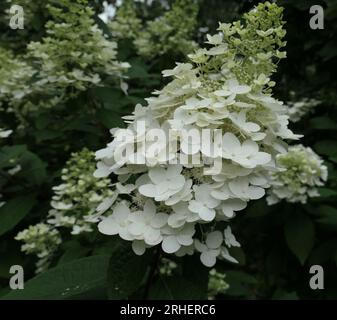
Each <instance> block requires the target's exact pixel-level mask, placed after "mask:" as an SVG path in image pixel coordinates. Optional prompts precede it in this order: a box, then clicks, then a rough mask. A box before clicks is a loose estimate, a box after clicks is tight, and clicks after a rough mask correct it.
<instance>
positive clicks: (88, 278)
mask: <svg viewBox="0 0 337 320" xmlns="http://www.w3.org/2000/svg"><path fill="white" fill-rule="evenodd" d="M109 259H110V257H109V256H91V257H87V258H82V259H79V260H75V261H72V262H69V263H66V264H63V265H61V266H57V267H55V268H53V269H50V270H48V271H46V272H44V273H42V274H40V275H38V276H36V277H35V278H33V279H31V280H29V281H28V282H27V283H25V288H24V290H15V291H12V292H10V293H9V294H8V295H6V296H4V297H3V298H2V299H4V300H22V299H34V300H40V299H47V300H54V299H62V300H63V299H70V298H76V296H78V295H81V294H85V293H88V292H90V291H92V290H98V289H101V288H104V287H105V286H106V275H107V269H108V264H109Z"/></svg>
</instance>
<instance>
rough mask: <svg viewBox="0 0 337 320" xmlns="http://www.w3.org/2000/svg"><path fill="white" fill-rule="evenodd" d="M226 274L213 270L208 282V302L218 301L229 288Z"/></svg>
mask: <svg viewBox="0 0 337 320" xmlns="http://www.w3.org/2000/svg"><path fill="white" fill-rule="evenodd" d="M225 278H226V274H224V273H222V272H219V271H217V270H216V269H214V268H213V269H211V270H210V272H209V280H208V300H214V299H216V296H217V295H219V294H225V293H226V291H227V290H228V288H229V284H228V283H227V282H226V281H225Z"/></svg>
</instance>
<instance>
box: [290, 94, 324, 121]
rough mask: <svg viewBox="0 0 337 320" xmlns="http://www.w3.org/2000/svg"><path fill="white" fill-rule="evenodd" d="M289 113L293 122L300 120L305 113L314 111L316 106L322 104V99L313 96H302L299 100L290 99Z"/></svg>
mask: <svg viewBox="0 0 337 320" xmlns="http://www.w3.org/2000/svg"><path fill="white" fill-rule="evenodd" d="M287 104H288V107H289V109H288V114H289V120H290V121H291V122H298V121H300V120H301V119H302V118H303V117H304V116H305V115H307V114H308V113H311V112H313V111H314V109H315V107H317V106H318V105H320V104H321V101H319V100H317V99H313V98H302V99H301V100H299V101H289V102H287Z"/></svg>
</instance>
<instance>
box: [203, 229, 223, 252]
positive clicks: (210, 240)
mask: <svg viewBox="0 0 337 320" xmlns="http://www.w3.org/2000/svg"><path fill="white" fill-rule="evenodd" d="M222 242H223V236H222V233H221V232H220V231H213V232H211V233H209V234H208V235H207V238H206V245H207V247H208V248H210V249H217V248H219V247H220V246H221V244H222Z"/></svg>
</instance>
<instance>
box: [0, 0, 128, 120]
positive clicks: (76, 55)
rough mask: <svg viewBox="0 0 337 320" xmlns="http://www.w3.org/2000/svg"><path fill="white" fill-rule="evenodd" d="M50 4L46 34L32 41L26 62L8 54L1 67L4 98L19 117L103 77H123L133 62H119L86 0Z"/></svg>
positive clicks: (59, 101) (0, 85) (93, 83)
mask: <svg viewBox="0 0 337 320" xmlns="http://www.w3.org/2000/svg"><path fill="white" fill-rule="evenodd" d="M46 8H47V10H48V13H49V15H48V16H49V19H50V20H49V21H48V22H47V24H46V26H45V28H46V31H45V32H46V35H45V36H44V37H43V38H42V40H41V41H38V42H30V43H29V44H28V47H27V50H28V52H27V54H26V55H25V57H24V58H25V60H24V62H18V61H17V60H16V59H13V58H12V61H11V59H9V58H11V57H7V61H8V62H9V64H8V67H4V70H2V68H1V71H0V79H1V80H0V81H1V83H0V99H1V98H2V96H1V93H3V92H4V93H6V94H7V95H8V97H7V100H8V103H9V104H10V105H11V107H13V109H14V111H15V112H16V113H17V114H18V115H19V116H21V117H22V115H27V114H29V113H30V112H34V111H36V110H38V109H39V108H50V107H53V106H55V105H57V104H59V103H61V102H64V101H66V100H68V99H70V98H72V97H74V96H76V95H77V94H78V93H79V92H80V91H84V90H86V89H88V88H90V87H92V86H97V85H100V84H101V82H102V81H103V78H107V77H108V78H109V77H110V78H112V80H114V79H116V78H117V79H121V78H122V76H123V73H124V72H125V71H126V70H127V68H128V67H129V64H128V63H122V62H119V61H117V51H116V49H117V44H116V42H114V41H111V40H108V39H106V37H105V36H104V34H103V32H102V30H100V29H99V28H98V26H97V25H96V23H95V21H94V11H93V9H91V8H90V7H89V6H88V1H87V0H83V1H82V0H76V1H69V0H60V1H57V2H56V1H55V2H52V4H47V5H46ZM69 30H71V32H69ZM1 54H2V53H1ZM20 61H21V59H20ZM6 71H7V73H6ZM3 73H4V75H3ZM6 76H7V77H6Z"/></svg>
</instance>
